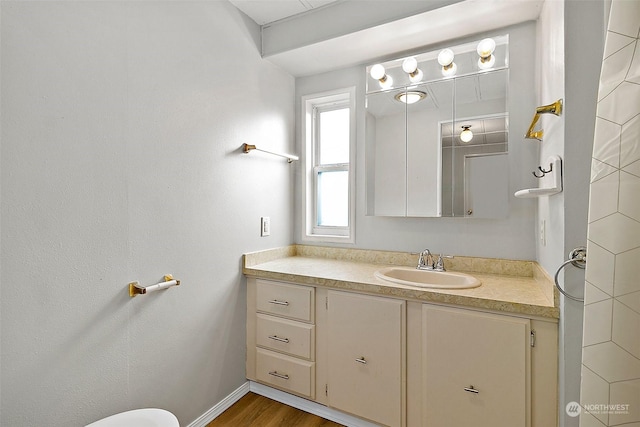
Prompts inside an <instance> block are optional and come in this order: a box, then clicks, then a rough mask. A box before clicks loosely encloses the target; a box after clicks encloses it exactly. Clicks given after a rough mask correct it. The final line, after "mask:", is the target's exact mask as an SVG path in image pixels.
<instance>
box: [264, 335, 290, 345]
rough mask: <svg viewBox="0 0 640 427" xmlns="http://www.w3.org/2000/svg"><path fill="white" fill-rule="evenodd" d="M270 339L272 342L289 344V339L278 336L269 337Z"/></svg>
mask: <svg viewBox="0 0 640 427" xmlns="http://www.w3.org/2000/svg"><path fill="white" fill-rule="evenodd" d="M269 339H270V340H274V341H280V342H285V343H288V342H289V338H280V337H279V336H277V335H269Z"/></svg>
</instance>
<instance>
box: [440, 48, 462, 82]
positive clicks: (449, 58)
mask: <svg viewBox="0 0 640 427" xmlns="http://www.w3.org/2000/svg"><path fill="white" fill-rule="evenodd" d="M454 57H455V54H454V53H453V51H452V50H451V49H442V50H441V51H440V53H439V54H438V64H440V65H441V66H442V75H443V76H445V77H451V76H454V75H455V74H456V71H457V70H458V66H457V65H456V63H455V62H453V58H454Z"/></svg>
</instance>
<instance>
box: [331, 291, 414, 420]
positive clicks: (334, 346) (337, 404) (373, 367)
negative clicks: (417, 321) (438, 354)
mask: <svg viewBox="0 0 640 427" xmlns="http://www.w3.org/2000/svg"><path fill="white" fill-rule="evenodd" d="M327 318H328V321H327V347H328V348H327V352H328V354H327V358H328V372H327V377H328V398H327V399H328V404H329V406H332V407H334V408H337V409H340V410H343V411H345V412H349V413H352V414H354V415H358V416H360V417H363V418H367V419H370V420H372V421H375V422H377V423H380V424H384V425H388V426H400V425H402V424H403V413H404V384H405V382H404V370H405V365H404V363H405V357H404V322H405V302H404V301H399V300H393V299H387V298H380V297H372V296H366V295H358V294H351V293H345V292H337V291H329V293H328V313H327Z"/></svg>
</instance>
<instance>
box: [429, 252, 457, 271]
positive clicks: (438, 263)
mask: <svg viewBox="0 0 640 427" xmlns="http://www.w3.org/2000/svg"><path fill="white" fill-rule="evenodd" d="M442 258H449V259H451V258H453V255H442V254H440V255H438V260H437V261H436V263H435V265H434V266H433V270H434V271H447V269H446V268H444V260H443V259H442Z"/></svg>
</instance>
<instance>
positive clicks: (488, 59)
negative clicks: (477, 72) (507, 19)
mask: <svg viewBox="0 0 640 427" xmlns="http://www.w3.org/2000/svg"><path fill="white" fill-rule="evenodd" d="M476 50H477V52H478V55H479V56H480V58H479V59H478V68H480V69H481V70H487V69H489V68H493V66H494V65H495V64H496V57H495V55H493V52H494V51H495V50H496V42H495V40H493V39H483V40H481V41H480V43H478V48H477V49H476Z"/></svg>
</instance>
